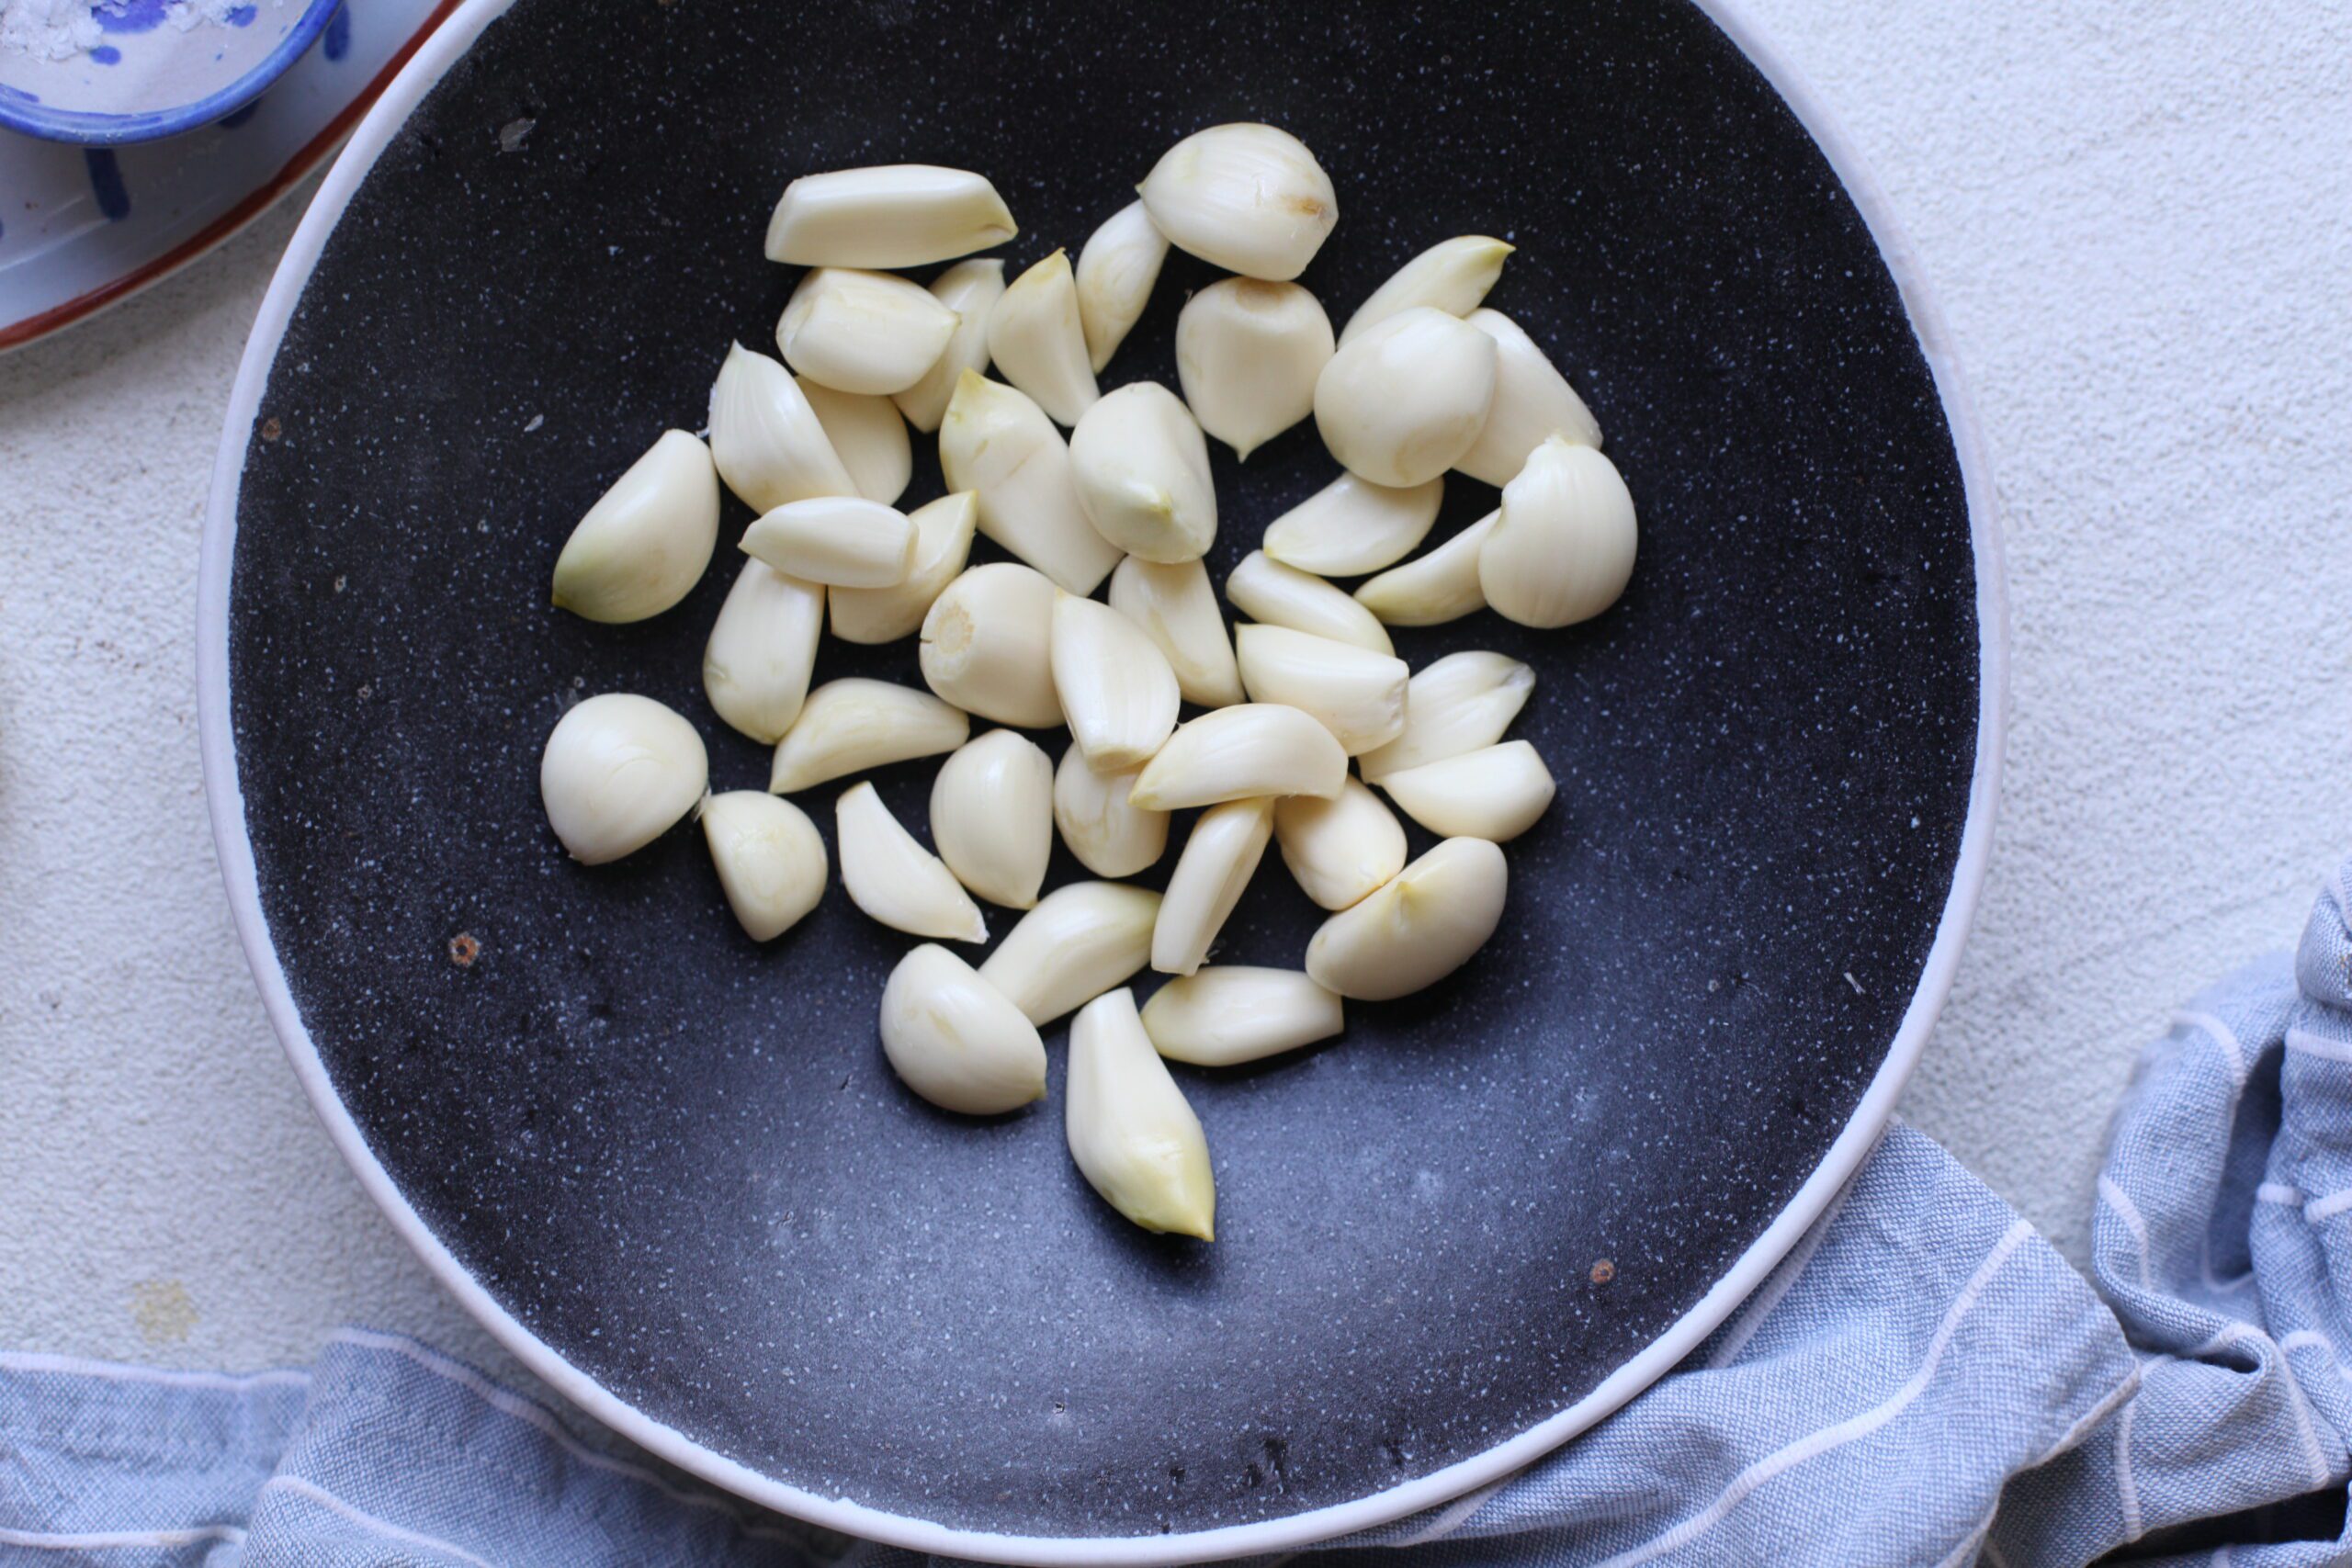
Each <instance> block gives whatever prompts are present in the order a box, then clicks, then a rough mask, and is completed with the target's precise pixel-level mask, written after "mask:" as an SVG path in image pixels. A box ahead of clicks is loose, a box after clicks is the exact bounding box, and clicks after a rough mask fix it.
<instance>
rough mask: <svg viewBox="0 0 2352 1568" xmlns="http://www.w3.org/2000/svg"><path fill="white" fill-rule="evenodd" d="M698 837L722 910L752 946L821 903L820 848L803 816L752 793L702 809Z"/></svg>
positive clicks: (718, 798)
mask: <svg viewBox="0 0 2352 1568" xmlns="http://www.w3.org/2000/svg"><path fill="white" fill-rule="evenodd" d="M702 833H703V837H704V839H705V840H707V841H708V842H709V844H710V861H711V863H712V864H713V865H715V866H717V867H718V886H719V889H720V891H722V892H724V893H725V894H726V895H727V907H728V908H730V909H732V910H734V911H735V919H737V921H739V922H740V923H741V925H742V927H743V930H744V931H745V932H746V933H747V934H748V935H749V936H750V937H751V939H752V941H753V942H770V941H773V940H774V939H775V938H776V937H779V936H782V935H783V934H784V933H785V932H786V931H789V930H791V929H792V928H793V926H795V925H797V923H798V922H799V920H800V918H801V917H802V916H803V915H806V914H807V913H808V912H809V910H811V909H813V908H816V907H817V900H818V899H820V898H821V897H824V896H825V865H826V860H825V840H823V839H821V838H820V837H818V835H817V825H816V824H815V823H813V822H811V821H809V814H808V813H807V812H805V811H803V810H801V809H800V807H797V806H795V805H793V804H792V802H790V801H788V800H785V799H782V798H780V797H778V796H776V795H769V794H766V793H765V792H763V791H761V790H756V789H731V790H729V791H728V792H727V793H726V794H725V795H712V796H711V797H710V798H709V799H708V800H706V801H704V802H703V803H702Z"/></svg>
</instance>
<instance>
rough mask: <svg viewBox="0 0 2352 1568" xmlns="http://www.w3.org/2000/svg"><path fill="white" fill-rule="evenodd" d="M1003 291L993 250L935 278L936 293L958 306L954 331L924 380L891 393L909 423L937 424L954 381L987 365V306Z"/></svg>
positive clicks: (923, 426) (933, 292)
mask: <svg viewBox="0 0 2352 1568" xmlns="http://www.w3.org/2000/svg"><path fill="white" fill-rule="evenodd" d="M1003 294H1004V264H1003V263H1002V262H1001V261H998V260H997V259H996V258H995V257H993V256H991V257H989V259H988V260H986V261H967V262H957V263H956V265H954V266H951V267H949V268H948V269H947V270H946V271H945V272H943V273H941V274H940V275H939V276H937V277H934V278H933V279H932V280H931V296H932V298H933V299H936V300H938V301H939V302H940V303H941V304H943V305H944V306H946V307H947V308H948V309H949V310H953V311H955V312H956V331H955V333H953V334H952V335H951V336H950V337H949V338H948V340H947V346H946V347H945V348H944V349H943V350H941V351H940V355H939V357H938V358H937V359H934V360H933V361H932V362H931V368H930V369H928V370H926V371H924V372H923V373H922V380H920V381H917V382H916V383H915V384H914V385H913V386H911V387H909V388H908V389H906V390H905V391H903V392H893V393H891V394H890V400H891V401H892V402H894V403H896V404H898V405H899V412H900V413H902V414H905V415H906V416H907V423H909V424H911V425H913V426H914V427H915V428H916V429H917V430H922V431H933V430H937V429H938V428H939V422H940V420H941V418H942V417H944V415H945V414H946V412H947V400H948V399H950V398H952V397H954V396H955V395H956V381H957V380H958V379H959V378H961V377H962V376H963V374H964V372H965V371H967V370H969V371H970V372H972V373H973V374H974V375H976V376H977V375H978V374H979V373H980V372H981V371H983V370H986V369H987V368H988V367H989V311H990V310H993V309H995V307H996V302H997V300H998V299H1001V298H1002V297H1003Z"/></svg>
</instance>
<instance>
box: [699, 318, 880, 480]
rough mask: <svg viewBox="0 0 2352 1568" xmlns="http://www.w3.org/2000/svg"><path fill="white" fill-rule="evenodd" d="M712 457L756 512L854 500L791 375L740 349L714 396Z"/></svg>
mask: <svg viewBox="0 0 2352 1568" xmlns="http://www.w3.org/2000/svg"><path fill="white" fill-rule="evenodd" d="M710 456H711V459H712V460H713V461H714V462H716V463H717V464H718V477H719V478H720V479H725V480H726V481H727V488H728V489H729V490H730V491H734V492H735V495H736V498H737V499H738V500H740V501H741V502H743V504H744V505H746V506H749V507H750V508H752V511H754V512H770V511H774V510H775V508H776V507H779V506H782V505H784V504H785V503H786V502H794V501H806V500H808V499H809V497H810V496H812V495H855V494H856V493H857V481H856V480H854V479H851V478H850V472H849V469H848V468H847V467H846V466H845V465H844V464H843V463H842V459H841V454H839V453H838V452H835V451H834V450H833V442H832V437H831V436H829V435H827V434H825V425H824V422H823V421H822V420H820V419H819V418H818V417H817V411H816V410H815V409H814V408H811V407H810V406H809V395H808V394H807V393H806V392H804V391H802V390H801V388H800V383H799V382H797V381H796V380H794V379H793V376H792V372H791V371H789V370H786V368H785V367H783V366H781V365H778V364H777V363H776V362H775V360H773V359H770V358H769V357H768V356H767V355H764V354H753V353H752V351H751V350H750V349H748V348H745V347H744V346H743V345H742V344H740V343H739V344H735V345H734V346H733V347H732V348H730V349H729V350H728V351H727V363H726V364H724V365H722V366H720V367H719V369H718V380H717V381H715V382H713V383H712V384H711V389H710Z"/></svg>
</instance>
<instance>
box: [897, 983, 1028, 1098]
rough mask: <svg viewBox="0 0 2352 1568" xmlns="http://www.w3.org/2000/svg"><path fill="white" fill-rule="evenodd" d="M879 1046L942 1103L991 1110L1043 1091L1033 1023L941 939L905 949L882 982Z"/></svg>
mask: <svg viewBox="0 0 2352 1568" xmlns="http://www.w3.org/2000/svg"><path fill="white" fill-rule="evenodd" d="M881 1024H882V1054H883V1055H885V1056H887V1057H888V1058H889V1061H890V1068H891V1070H892V1071H893V1072H895V1073H897V1074H898V1075H899V1078H900V1079H901V1080H902V1081H903V1082H904V1083H905V1084H906V1086H907V1087H908V1088H909V1089H913V1090H914V1091H915V1092H916V1093H917V1094H919V1095H921V1096H922V1097H923V1098H924V1099H925V1100H929V1101H931V1102H932V1103H933V1105H936V1106H938V1107H939V1108H940V1109H942V1110H944V1111H961V1112H963V1113H964V1114H965V1115H967V1116H995V1115H999V1114H1001V1113H1002V1112H1004V1111H1018V1110H1019V1109H1021V1107H1023V1106H1024V1105H1027V1104H1029V1103H1030V1102H1031V1101H1033V1100H1043V1099H1045V1098H1046V1043H1045V1042H1044V1041H1042V1040H1040V1039H1038V1038H1037V1026H1036V1025H1035V1024H1034V1023H1032V1022H1030V1021H1028V1020H1027V1019H1025V1018H1023V1017H1022V1016H1021V1010H1020V1009H1019V1008H1017V1007H1014V1006H1013V1005H1012V1002H1010V1001H1009V1000H1007V999H1006V998H1005V996H1004V993H1003V992H1001V991H1000V990H998V989H997V988H996V987H994V986H991V985H989V983H988V982H987V981H986V980H983V979H981V978H980V976H979V972H978V970H976V969H974V968H973V967H972V966H971V965H970V964H967V963H965V962H964V961H963V960H962V959H961V958H958V957H956V954H954V953H950V952H948V951H947V949H945V948H944V947H940V946H937V945H936V944H934V943H932V942H925V943H923V944H922V946H921V947H918V948H914V949H912V950H911V951H910V952H909V953H907V955H906V956H905V957H904V958H901V959H899V964H898V967H897V968H895V969H892V970H891V971H890V978H889V980H888V983H887V984H885V985H884V986H883V987H882V1020H881Z"/></svg>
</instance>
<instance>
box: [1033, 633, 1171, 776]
mask: <svg viewBox="0 0 2352 1568" xmlns="http://www.w3.org/2000/svg"><path fill="white" fill-rule="evenodd" d="M1052 665H1053V671H1054V693H1055V694H1056V695H1057V697H1059V698H1060V700H1061V708H1062V716H1063V717H1064V718H1065V719H1066V720H1067V721H1068V723H1069V733H1070V739H1073V740H1075V741H1077V742H1078V747H1079V750H1081V751H1084V752H1085V753H1086V756H1087V760H1088V761H1091V762H1093V763H1095V764H1096V765H1098V766H1100V767H1104V768H1125V767H1133V766H1134V765H1135V764H1136V763H1137V762H1140V761H1143V760H1144V759H1145V758H1147V757H1148V756H1150V755H1151V754H1152V753H1153V752H1154V751H1157V750H1159V745H1160V742H1161V741H1163V740H1166V739H1168V736H1169V732H1170V731H1171V730H1173V729H1174V728H1176V709H1177V707H1178V705H1179V697H1178V693H1177V689H1176V671H1173V670H1171V669H1170V668H1169V667H1168V659H1167V656H1166V655H1164V654H1162V653H1161V652H1160V651H1159V646H1158V645H1157V644H1155V643H1154V642H1153V641H1152V640H1151V638H1149V637H1146V636H1145V635H1144V630H1143V628H1142V627H1141V626H1137V625H1136V624H1135V623H1134V622H1133V621H1131V620H1129V619H1127V618H1126V616H1125V615H1121V614H1119V612H1118V611H1116V610H1114V609H1113V608H1111V606H1110V605H1108V604H1096V603H1095V602H1094V601H1093V600H1091V599H1080V598H1077V597H1076V596H1074V595H1071V594H1068V593H1065V594H1062V595H1060V596H1059V597H1058V598H1057V599H1056V600H1055V601H1054V629H1053V649H1052Z"/></svg>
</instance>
